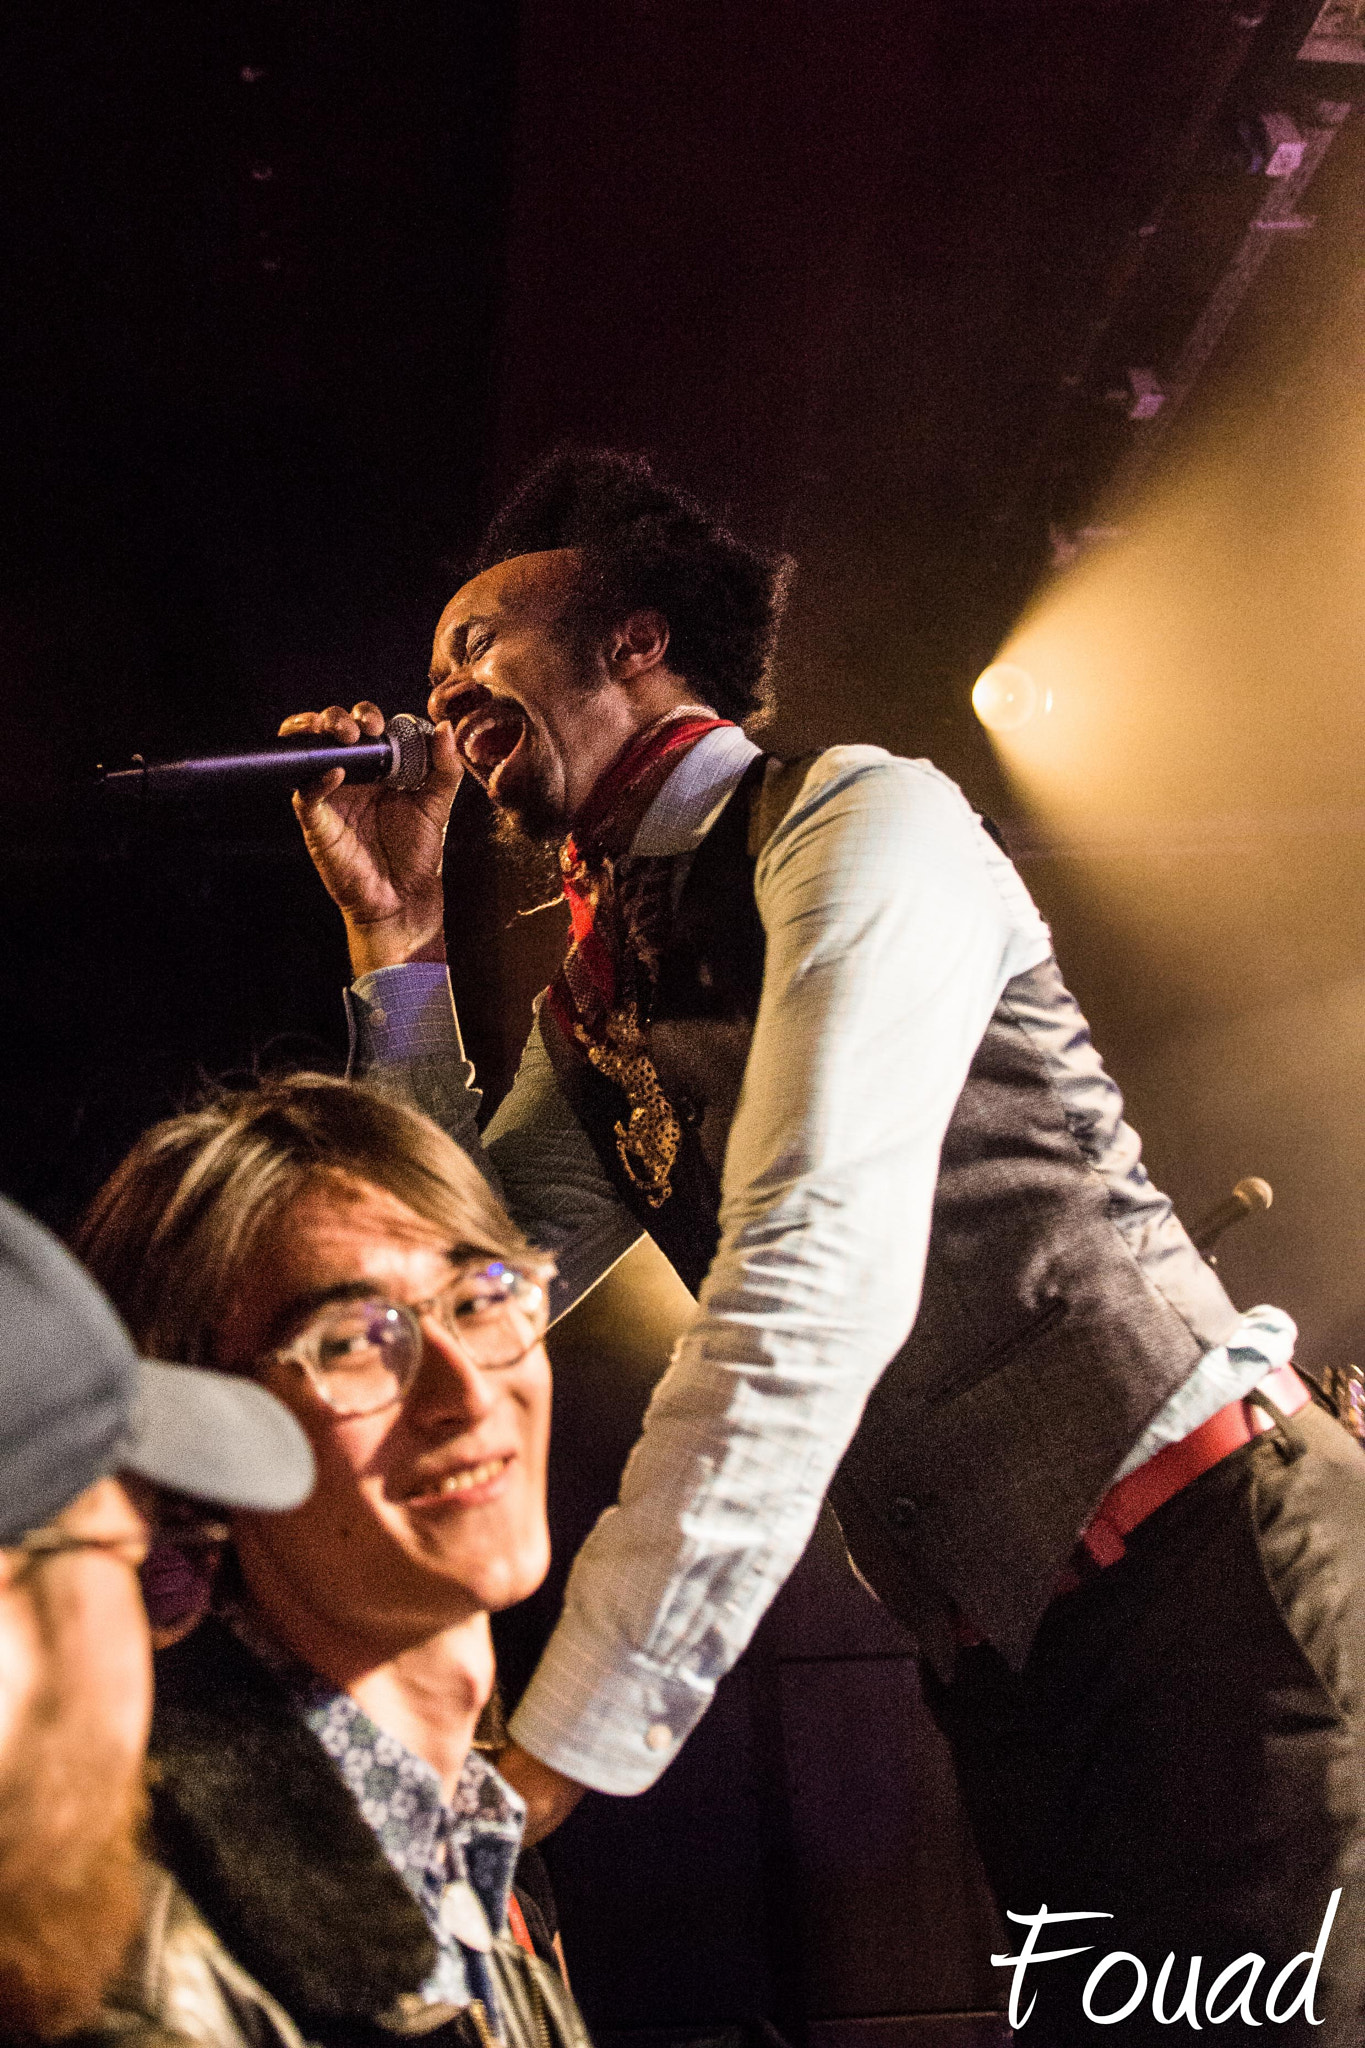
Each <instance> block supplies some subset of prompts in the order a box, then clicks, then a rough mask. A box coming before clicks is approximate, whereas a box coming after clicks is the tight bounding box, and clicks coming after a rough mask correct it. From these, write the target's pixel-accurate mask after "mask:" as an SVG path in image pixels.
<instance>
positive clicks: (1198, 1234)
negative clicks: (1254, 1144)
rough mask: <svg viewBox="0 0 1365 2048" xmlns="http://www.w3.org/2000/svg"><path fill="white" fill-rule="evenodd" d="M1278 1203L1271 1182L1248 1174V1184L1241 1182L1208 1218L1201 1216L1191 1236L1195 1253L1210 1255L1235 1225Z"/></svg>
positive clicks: (1257, 1175)
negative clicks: (1208, 1253)
mask: <svg viewBox="0 0 1365 2048" xmlns="http://www.w3.org/2000/svg"><path fill="white" fill-rule="evenodd" d="M1274 1199H1275V1190H1274V1189H1273V1188H1272V1187H1271V1185H1270V1182H1269V1181H1268V1180H1262V1179H1261V1178H1260V1176H1259V1174H1255V1173H1249V1174H1248V1175H1247V1177H1246V1179H1245V1180H1239V1181H1238V1183H1237V1185H1236V1187H1235V1188H1234V1189H1233V1191H1232V1193H1231V1194H1230V1195H1229V1196H1228V1197H1227V1200H1226V1201H1223V1202H1220V1203H1219V1204H1218V1206H1217V1208H1216V1209H1210V1210H1209V1213H1208V1215H1207V1216H1201V1217H1200V1219H1199V1221H1198V1223H1196V1224H1195V1226H1194V1229H1193V1230H1192V1231H1191V1232H1190V1237H1191V1239H1192V1240H1193V1243H1194V1247H1195V1250H1196V1251H1200V1252H1207V1251H1208V1250H1209V1249H1210V1248H1211V1247H1212V1246H1213V1245H1215V1244H1217V1242H1218V1240H1219V1238H1220V1237H1221V1236H1222V1235H1223V1232H1224V1231H1225V1230H1231V1228H1232V1226H1233V1224H1234V1223H1240V1222H1241V1221H1242V1219H1243V1217H1245V1216H1254V1215H1255V1214H1256V1212H1257V1211H1258V1210H1260V1209H1268V1208H1269V1207H1270V1205H1271V1203H1272V1202H1273V1201H1274Z"/></svg>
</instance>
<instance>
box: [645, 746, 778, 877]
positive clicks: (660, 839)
mask: <svg viewBox="0 0 1365 2048" xmlns="http://www.w3.org/2000/svg"><path fill="white" fill-rule="evenodd" d="M762 751H763V749H762V748H761V747H756V746H755V745H754V743H753V741H752V740H751V739H749V738H748V737H747V735H746V734H745V733H743V732H741V730H740V728H739V727H738V726H737V725H718V726H717V727H716V728H715V730H714V731H713V732H708V733H704V734H703V735H702V737H701V738H700V739H699V740H698V741H697V743H696V745H695V746H694V747H689V748H688V750H687V752H686V753H685V754H684V755H683V758H682V760H681V761H680V762H679V763H678V765H677V767H676V768H675V769H674V770H673V773H672V774H671V775H670V776H669V778H668V780H667V782H665V784H664V786H663V788H662V789H661V790H660V791H659V794H658V795H657V796H656V797H655V799H654V801H653V803H652V804H651V805H650V807H649V809H648V810H647V811H646V812H645V814H644V817H643V818H642V819H641V820H640V824H639V827H638V829H637V831H636V834H635V837H634V839H633V840H632V841H631V847H630V851H631V854H632V856H634V855H637V854H638V855H642V856H643V855H647V854H648V855H653V856H656V857H657V856H659V855H666V854H676V853H695V852H696V850H697V848H698V847H699V846H700V845H701V843H702V840H703V839H705V837H706V835H707V833H708V832H709V831H710V829H711V827H712V825H714V823H715V822H716V816H717V814H718V812H720V811H721V810H722V809H723V807H724V806H725V804H726V803H727V802H728V801H729V799H730V797H731V796H732V795H733V794H734V791H735V789H736V787H737V785H738V783H739V782H740V780H741V778H742V776H743V774H744V771H745V769H746V768H747V767H748V765H749V763H750V762H751V761H752V760H754V759H755V757H756V756H757V755H758V754H760V753H762Z"/></svg>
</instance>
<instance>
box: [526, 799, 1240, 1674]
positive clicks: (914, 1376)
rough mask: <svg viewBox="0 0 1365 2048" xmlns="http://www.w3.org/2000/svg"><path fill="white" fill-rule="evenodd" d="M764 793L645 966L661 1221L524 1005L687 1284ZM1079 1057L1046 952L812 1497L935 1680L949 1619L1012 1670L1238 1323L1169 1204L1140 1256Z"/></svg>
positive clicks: (563, 1058) (990, 1065)
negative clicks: (1091, 1112)
mask: <svg viewBox="0 0 1365 2048" xmlns="http://www.w3.org/2000/svg"><path fill="white" fill-rule="evenodd" d="M801 765H803V764H794V767H797V768H799V767H800V766H801ZM765 774H766V775H767V777H768V790H767V794H766V796H765V795H764V794H763V791H762V785H763V780H764V776H765ZM784 786H785V788H784ZM778 790H782V791H783V793H785V794H786V795H788V796H790V795H794V794H795V788H794V787H793V774H792V771H790V770H785V769H783V768H782V766H781V764H772V763H768V762H765V761H763V760H759V761H756V762H755V763H754V765H753V767H752V768H751V770H750V771H749V773H748V774H747V775H746V776H745V777H744V780H743V781H742V782H741V784H740V786H739V788H738V789H737V790H736V792H735V794H734V796H733V797H732V798H731V800H730V802H729V804H728V805H727V806H726V808H725V810H724V811H723V812H722V813H721V816H720V818H719V819H718V820H717V822H716V824H715V825H714V826H713V827H712V829H711V831H710V833H709V834H708V835H707V838H706V840H705V841H704V842H703V844H702V846H701V848H700V849H699V850H698V852H697V854H696V856H695V858H694V859H693V862H692V866H691V869H690V871H689V873H688V877H687V881H686V883H685V885H684V888H683V892H682V895H681V898H680V900H679V903H678V907H677V911H676V913H675V916H674V921H673V926H672V931H671V935H670V938H669V941H668V943H667V946H666V948H665V951H664V955H663V959H662V963H661V966H660V970H659V978H658V986H657V991H656V996H655V1001H654V1005H653V1010H652V1014H651V1017H650V1020H649V1039H650V1052H651V1056H652V1058H653V1061H654V1065H655V1067H656V1070H657V1072H658V1074H659V1078H660V1082H661V1084H662V1086H663V1089H664V1092H665V1093H666V1095H667V1096H668V1098H669V1101H670V1102H671V1103H672V1105H673V1108H674V1110H675V1111H676V1112H677V1114H678V1117H679V1120H680V1122H681V1124H682V1126H683V1144H682V1149H681V1151H680V1154H679V1157H678V1160H677V1162H676V1164H675V1167H674V1170H673V1174H672V1190H673V1191H672V1193H671V1195H670V1196H669V1198H668V1200H667V1201H665V1202H664V1203H663V1204H662V1205H661V1206H660V1207H659V1208H657V1209H653V1208H651V1207H650V1206H649V1204H648V1203H647V1202H646V1201H645V1200H644V1199H643V1197H642V1196H641V1195H640V1194H639V1192H638V1191H637V1189H636V1188H635V1186H634V1185H633V1183H632V1182H631V1180H630V1179H629V1177H628V1175H627V1174H626V1173H625V1172H624V1170H623V1168H622V1165H621V1161H620V1157H619V1153H618V1149H617V1145H616V1138H615V1125H616V1122H617V1120H618V1119H619V1118H620V1117H621V1116H622V1115H623V1113H624V1098H623V1097H622V1096H621V1094H620V1093H619V1092H618V1090H617V1089H616V1087H615V1085H614V1084H613V1083H611V1082H609V1081H608V1080H606V1079H605V1078H604V1077H603V1076H602V1075H601V1074H599V1073H598V1072H596V1071H595V1070H594V1069H593V1068H591V1067H588V1066H585V1065H584V1064H582V1063H581V1062H580V1060H579V1059H578V1058H577V1057H576V1055H575V1054H574V1053H572V1052H571V1051H570V1050H569V1048H568V1047H567V1046H566V1045H565V1044H564V1043H563V1041H562V1039H561V1038H560V1037H559V1034H558V1033H557V1031H556V1029H555V1027H554V1024H553V1022H552V1020H551V1018H550V1017H549V1014H548V1011H546V1010H544V1009H542V1012H541V1030H542V1032H543V1033H544V1035H545V1040H546V1044H547V1046H548V1047H549V1050H550V1055H551V1058H552V1060H553V1061H554V1065H555V1068H556V1071H557V1073H558V1076H559V1079H560V1082H561V1084H562V1086H563V1087H564V1089H565V1092H566V1094H567V1095H568V1098H569V1101H570V1103H571V1104H572V1106H573V1108H574V1111H575V1113H576V1115H577V1116H578V1118H579V1120H580V1122H581V1123H582V1125H583V1127H584V1130H585V1131H586V1133H587V1135H588V1137H589V1138H590V1139H591V1141H592V1143H593V1146H594V1149H595V1150H596V1152H597V1154H598V1157H599V1158H600V1160H601V1162H602V1164H603V1166H604V1168H605V1169H606V1171H607V1173H608V1174H609V1175H610V1177H611V1180H612V1182H613V1184H614V1186H615V1187H616V1188H617V1190H618V1192H619V1193H620V1195H621V1198H622V1200H623V1201H624V1202H626V1203H627V1205H628V1206H629V1207H630V1208H631V1210H632V1211H633V1212H634V1213H635V1214H636V1215H637V1216H638V1218H639V1221H640V1223H641V1224H642V1226H643V1227H644V1229H646V1230H647V1231H648V1232H649V1234H650V1235H651V1236H652V1237H653V1238H654V1239H655V1241H656V1243H658V1244H659V1245H660V1247H661V1248H662V1250H663V1251H664V1252H665V1253H666V1255H667V1256H668V1257H669V1258H670V1259H671V1260H672V1262H673V1264H674V1266H675V1267H676V1268H677V1270H678V1272H679V1273H680V1275H681V1277H682V1278H683V1280H684V1281H685V1282H686V1283H687V1285H688V1286H690V1287H691V1288H692V1289H693V1290H694V1291H696V1290H697V1289H698V1288H699V1287H700V1285H701V1282H702V1280H703V1278H704V1277H705V1274H706V1270H707V1267H708V1266H709V1265H710V1262H711V1259H712V1257H713V1256H714V1253H715V1249H716V1245H717V1242H718V1223H717V1216H718V1210H719V1199H720V1171H721V1166H722V1163H723V1160H724V1156H725V1145H726V1141H727V1139H728V1136H729V1130H730V1124H731V1120H732V1118H733V1115H734V1110H735V1105H736V1103H737V1102H738V1099H739V1091H740V1084H741V1081H742V1079H743V1075H744V1067H745V1062H746V1060H747V1057H748V1050H749V1044H750V1040H751V1038H752V1035H753V1024H754V1018H755V1016H756V1014H757V1008H758V998H759V993H760V991H761V987H762V979H763V943H764V942H763V928H762V925H761V923H760V921H759V918H758V912H757V908H756V906H755V903H754V893H753V880H754V862H755V858H756V856H757V853H758V851H759V850H760V848H761V846H762V844H763V842H764V840H765V839H766V837H767V836H768V833H769V832H770V831H771V829H772V826H773V825H774V824H775V823H776V822H777V818H778V816H780V815H781V809H782V808H783V807H784V806H783V805H782V803H781V801H780V800H779V803H778V805H777V806H776V807H775V806H774V805H773V803H772V797H773V795H774V792H775V791H778ZM1077 1045H1083V1046H1084V1048H1085V1050H1086V1053H1087V1054H1088V1057H1089V1058H1090V1060H1091V1061H1092V1062H1094V1055H1093V1052H1090V1050H1089V1038H1088V1033H1087V1032H1086V1030H1085V1023H1084V1019H1083V1018H1082V1017H1081V1015H1080V1012H1079V1010H1078V1009H1077V1007H1076V1004H1075V1002H1074V1000H1073V999H1072V997H1071V996H1070V995H1069V994H1068V993H1067V990H1066V988H1065V987H1064V985H1063V983H1062V980H1061V976H1060V974H1059V972H1058V969H1057V965H1056V962H1055V961H1053V960H1051V959H1049V960H1047V961H1045V962H1043V963H1042V964H1041V965H1040V966H1038V967H1035V968H1031V969H1030V970H1029V971H1028V972H1027V973H1025V974H1021V975H1018V976H1016V977H1015V979H1014V980H1012V981H1011V982H1009V983H1008V984H1007V986H1006V988H1005V990H1004V993H1003V994H1002V996H1001V998H1000V1002H999V1004H998V1005H997V1007H996V1010H995V1013H994V1015H993V1016H992V1018H991V1020H990V1023H989V1024H988V1025H987V1027H986V1032H985V1035H984V1037H983V1038H982V1040H981V1043H980V1045H979V1046H978V1048H977V1051H976V1056H975V1058H974V1059H973V1061H972V1063H971V1067H970V1069H969V1071H968V1075H967V1080H966V1083H965V1085H964V1087H963V1090H962V1093H961V1095H960V1096H959V1097H958V1100H957V1104H956V1106H955V1108H954V1110H953V1114H952V1117H951V1118H950V1120H949V1123H948V1128H947V1131H946V1133H945V1135H944V1140H943V1149H942V1153H941V1155H940V1162H939V1175H938V1184H937V1187H936V1189H935V1194H934V1208H933V1223H932V1228H931V1232H930V1239H929V1252H928V1262H927V1265H926V1269H925V1275H924V1287H923V1294H922V1297H921V1302H920V1308H919V1313H918V1315H917V1317H916V1319H915V1326H914V1329H913V1330H912V1331H911V1334H910V1336H909V1338H908V1339H907V1341H906V1343H905V1344H904V1345H903V1346H902V1348H901V1350H900V1351H899V1352H898V1353H897V1354H896V1356H895V1357H894V1358H893V1359H892V1360H891V1361H890V1363H889V1364H888V1365H887V1367H886V1370H885V1371H884V1373H883V1374H882V1376H881V1379H880V1380H879V1382H878V1384H877V1386H876V1387H875V1388H874V1390H873V1393H872V1396H871V1398H870V1400H869V1401H868V1404H867V1408H866V1411H865V1413H864V1416H863V1419H862V1422H861V1424H860V1426H859V1428H858V1431H857V1433H856V1435H855V1436H854V1438H853V1441H852V1443H851V1445H850V1446H849V1448H848V1451H847V1452H846V1454H845V1456H844V1459H843V1462H842V1464H841V1465H840V1467H839V1471H838V1473H837V1475H836V1477H835V1480H834V1483H833V1485H832V1486H831V1488H830V1495H829V1498H830V1501H831V1503H832V1505H833V1507H834V1509H835V1511H836V1513H837V1514H838V1517H839V1520H840V1523H841V1525H842V1527H843V1531H844V1536H845V1539H846V1541H847V1543H848V1548H849V1553H850V1555H851V1557H852V1559H853V1562H854V1564H855V1565H856V1566H857V1568H858V1570H859V1572H860V1573H861V1574H862V1576H863V1578H864V1579H866V1581H867V1582H868V1584H869V1585H870V1586H871V1587H872V1588H873V1590H874V1591H875V1592H876V1593H877V1594H878V1595H879V1596H880V1597H881V1599H882V1600H883V1601H884V1602H885V1603H886V1605H887V1606H888V1607H890V1608H891V1609H892V1611H893V1612H894V1613H896V1614H897V1615H898V1616H899V1617H900V1618H901V1619H902V1620H903V1621H904V1622H906V1623H907V1625H908V1626H909V1627H911V1628H912V1629H913V1630H914V1632H915V1633H916V1634H917V1635H918V1637H919V1640H920V1643H921V1646H922V1648H923V1649H924V1650H925V1651H926V1653H927V1654H928V1655H929V1656H930V1657H931V1658H932V1659H933V1661H934V1663H935V1664H936V1665H937V1666H938V1667H939V1668H940V1669H941V1670H947V1669H948V1668H950V1667H951V1662H952V1655H953V1647H952V1646H953V1640H954V1637H953V1629H952V1610H953V1608H954V1606H955V1607H956V1608H957V1609H958V1611H959V1612H960V1613H961V1614H962V1615H964V1616H966V1617H967V1618H968V1619H970V1621H971V1622H973V1623H974V1624H975V1625H976V1626H977V1627H978V1628H979V1629H980V1630H981V1631H982V1633H983V1634H985V1635H986V1636H987V1637H989V1639H990V1640H991V1641H992V1642H994V1643H996V1644H998V1646H999V1647H1000V1648H1001V1649H1002V1650H1003V1651H1004V1653H1005V1654H1006V1656H1007V1657H1008V1658H1009V1659H1010V1661H1011V1662H1012V1663H1014V1664H1016V1665H1020V1664H1022V1663H1023V1661H1024V1658H1025V1656H1026V1654H1027V1651H1028V1647H1029V1644H1030V1642H1031V1641H1032V1639H1033V1635H1034V1632H1035V1630H1036V1628H1037V1626H1038V1622H1039V1620H1040V1618H1041V1616H1042V1613H1043V1610H1044V1608H1045V1607H1046V1606H1047V1604H1048V1602H1049V1600H1050V1599H1051V1598H1052V1595H1053V1592H1054V1589H1055V1586H1056V1582H1057V1579H1058V1576H1059V1574H1060V1572H1061V1570H1062V1568H1063V1566H1064V1565H1065V1563H1066V1561H1067V1559H1068V1557H1069V1556H1070V1553H1071V1551H1072V1549H1073V1547H1074V1545H1075V1541H1076V1536H1077V1533H1078V1531H1079V1530H1080V1529H1081V1528H1082V1527H1083V1525H1084V1524H1085V1523H1086V1522H1087V1521H1088V1520H1089V1518H1090V1516H1091V1514H1092V1513H1093V1511H1094V1509H1095V1507H1096V1506H1097V1505H1098V1503H1099V1501H1100V1499H1101V1497H1102V1496H1103V1494H1104V1492H1105V1491H1106V1489H1107V1487H1108V1485H1109V1483H1110V1481H1111V1480H1112V1477H1113V1475H1114V1472H1115V1471H1116V1470H1117V1468H1118V1466H1119V1465H1120V1464H1121V1463H1122V1461H1123V1459H1124V1458H1125V1456H1126V1455H1127V1453H1128V1452H1129V1451H1130V1450H1131V1448H1132V1446H1133V1444H1134V1443H1135V1442H1136V1440H1137V1438H1138V1437H1139V1436H1140V1435H1141V1433H1142V1431H1143V1429H1144V1428H1145V1427H1146V1425H1147V1423H1148V1422H1150V1420H1151V1418H1152V1417H1153V1415H1154V1414H1155V1413H1156V1412H1157V1410H1158V1409H1159V1408H1160V1407H1161V1406H1162V1405H1163V1404H1164V1403H1165V1401H1166V1400H1167V1399H1168V1398H1169V1397H1170V1395H1171V1394H1173V1393H1174V1392H1175V1390H1176V1389H1177V1388H1178V1387H1179V1386H1181V1385H1182V1384H1183V1382H1184V1381H1185V1380H1186V1379H1188V1378H1189V1376H1190V1374H1191V1372H1192V1371H1193V1370H1194V1368H1195V1366H1196V1365H1197V1364H1198V1362H1199V1360H1200V1358H1201V1357H1202V1355H1203V1354H1204V1352H1205V1351H1207V1350H1210V1349H1211V1348H1213V1347H1214V1346H1215V1345H1218V1344H1221V1343H1223V1342H1224V1341H1225V1340H1226V1339H1227V1338H1228V1337H1229V1335H1230V1334H1231V1332H1232V1330H1233V1328H1234V1327H1235V1325H1236V1322H1237V1319H1238V1317H1237V1311H1236V1309H1235V1308H1234V1307H1233V1305H1232V1303H1231V1302H1230V1301H1229V1299H1228V1297H1227V1295H1226V1294H1225V1293H1224V1292H1223V1289H1222V1287H1221V1286H1220V1285H1219V1283H1218V1281H1217V1279H1216V1278H1215V1277H1214V1275H1213V1273H1212V1272H1211V1270H1210V1269H1209V1267H1208V1266H1207V1265H1206V1264H1205V1262H1204V1261H1203V1259H1201V1258H1200V1256H1199V1254H1198V1253H1197V1252H1196V1251H1195V1249H1194V1247H1193V1245H1192V1244H1191V1243H1190V1242H1189V1239H1188V1238H1187V1237H1186V1236H1185V1233H1184V1232H1183V1230H1181V1229H1180V1227H1179V1225H1178V1224H1177V1223H1175V1221H1174V1219H1173V1218H1171V1217H1170V1215H1169V1212H1168V1210H1167V1209H1166V1206H1165V1204H1164V1203H1161V1205H1160V1206H1161V1216H1162V1223H1163V1227H1162V1229H1161V1230H1160V1232H1159V1235H1160V1239H1161V1242H1160V1252H1159V1256H1158V1257H1156V1258H1154V1259H1153V1258H1144V1259H1143V1261H1142V1263H1141V1264H1139V1263H1138V1260H1137V1259H1136V1258H1135V1256H1134V1253H1133V1250H1132V1249H1131V1248H1130V1242H1129V1237H1128V1236H1126V1235H1125V1233H1124V1231H1123V1230H1122V1229H1121V1228H1120V1227H1119V1224H1118V1222H1117V1221H1116V1219H1115V1216H1114V1213H1113V1210H1112V1198H1111V1188H1110V1186H1109V1184H1108V1182H1107V1181H1106V1180H1105V1178H1104V1177H1103V1175H1102V1174H1101V1173H1100V1172H1099V1171H1097V1170H1096V1164H1095V1161H1094V1158H1093V1157H1092V1156H1091V1155H1090V1153H1088V1152H1087V1150H1086V1149H1085V1147H1084V1145H1083V1143H1082V1142H1081V1140H1080V1137H1079V1136H1078V1134H1077V1133H1076V1132H1075V1131H1074V1130H1073V1128H1072V1120H1071V1119H1070V1118H1069V1117H1068V1114H1067V1107H1066V1103H1065V1101H1064V1099H1063V1094H1062V1091H1061V1088H1060V1087H1059V1085H1058V1078H1057V1076H1058V1071H1059V1061H1060V1060H1061V1059H1062V1058H1063V1057H1064V1056H1066V1050H1067V1049H1071V1050H1072V1051H1073V1053H1074V1048H1075V1047H1076V1046H1077ZM1094 1066H1095V1071H1096V1072H1098V1071H1099V1070H1098V1063H1097V1062H1094ZM882 1084H883V1085H884V1086H886V1087H887V1088H893V1087H894V1086H895V1076H894V1074H888V1075H886V1076H884V1077H883V1083H882ZM1154 1199H1155V1200H1156V1201H1158V1202H1160V1198H1159V1197H1154Z"/></svg>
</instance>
